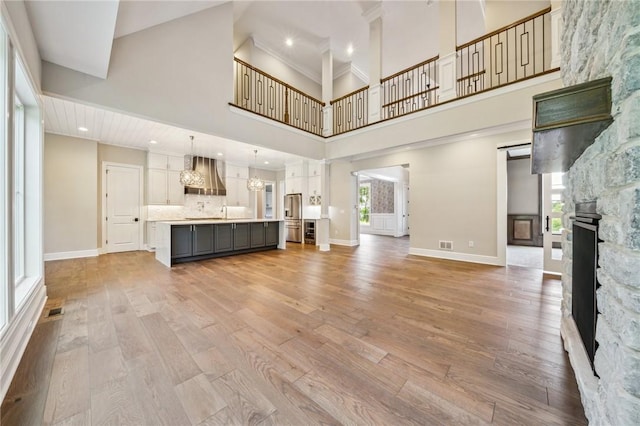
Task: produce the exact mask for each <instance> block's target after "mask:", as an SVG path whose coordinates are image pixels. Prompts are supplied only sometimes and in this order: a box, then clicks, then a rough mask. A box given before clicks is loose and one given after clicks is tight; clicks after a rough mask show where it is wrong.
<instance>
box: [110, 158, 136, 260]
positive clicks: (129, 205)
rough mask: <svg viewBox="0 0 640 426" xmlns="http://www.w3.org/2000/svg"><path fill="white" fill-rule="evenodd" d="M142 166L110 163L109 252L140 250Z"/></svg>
mask: <svg viewBox="0 0 640 426" xmlns="http://www.w3.org/2000/svg"><path fill="white" fill-rule="evenodd" d="M141 180H142V168H140V167H138V166H130V167H128V166H126V165H112V164H109V165H106V167H105V182H106V183H105V186H104V189H105V194H104V203H105V206H106V209H105V210H106V222H105V225H106V226H105V228H106V238H105V242H106V245H105V248H106V252H107V253H115V252H121V251H132V250H140V235H141V223H142V221H141V220H140V208H141V201H142V198H141V191H140V182H141Z"/></svg>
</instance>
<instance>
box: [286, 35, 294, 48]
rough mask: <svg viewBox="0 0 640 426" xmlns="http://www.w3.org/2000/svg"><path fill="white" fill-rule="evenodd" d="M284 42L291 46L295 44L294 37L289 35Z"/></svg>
mask: <svg viewBox="0 0 640 426" xmlns="http://www.w3.org/2000/svg"><path fill="white" fill-rule="evenodd" d="M284 43H285V44H286V45H287V46H289V47H291V46H293V39H292V38H291V37H287V39H286V40H285V41H284Z"/></svg>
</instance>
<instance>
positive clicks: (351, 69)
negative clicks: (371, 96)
mask: <svg viewBox="0 0 640 426" xmlns="http://www.w3.org/2000/svg"><path fill="white" fill-rule="evenodd" d="M349 73H351V74H353V75H354V76H356V77H358V78H359V79H360V80H362V82H363V83H366V82H367V81H369V76H368V75H367V74H365V73H364V72H363V71H362V70H361V69H360V68H358V67H357V66H355V65H353V62H347V63H345V64H344V65H342V66H341V67H339V68H338V69H337V70H336V71H335V72H334V73H333V80H334V81H335V80H336V79H338V78H340V77H342V76H343V75H345V74H349Z"/></svg>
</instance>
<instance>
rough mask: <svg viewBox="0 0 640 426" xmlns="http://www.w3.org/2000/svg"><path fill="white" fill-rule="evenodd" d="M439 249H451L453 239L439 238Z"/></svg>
mask: <svg viewBox="0 0 640 426" xmlns="http://www.w3.org/2000/svg"><path fill="white" fill-rule="evenodd" d="M439 243H440V250H453V241H443V240H440V241H439Z"/></svg>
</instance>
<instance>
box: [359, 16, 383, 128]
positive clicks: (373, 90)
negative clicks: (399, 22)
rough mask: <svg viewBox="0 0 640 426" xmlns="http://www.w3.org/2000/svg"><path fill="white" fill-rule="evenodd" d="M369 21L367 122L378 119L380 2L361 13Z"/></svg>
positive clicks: (380, 57) (380, 40)
mask: <svg viewBox="0 0 640 426" xmlns="http://www.w3.org/2000/svg"><path fill="white" fill-rule="evenodd" d="M362 16H364V18H365V19H366V20H367V21H368V22H369V116H368V117H367V119H368V122H369V123H375V122H376V121H380V108H381V106H382V105H381V103H380V99H381V90H380V78H381V77H382V3H377V4H376V5H375V6H373V7H371V8H369V9H368V10H367V11H366V12H364V13H363V14H362Z"/></svg>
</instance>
